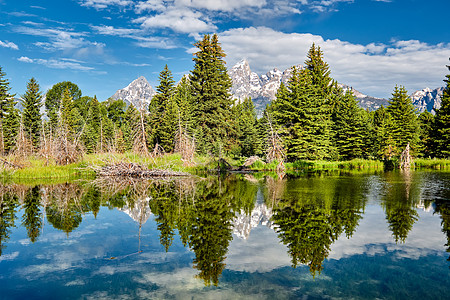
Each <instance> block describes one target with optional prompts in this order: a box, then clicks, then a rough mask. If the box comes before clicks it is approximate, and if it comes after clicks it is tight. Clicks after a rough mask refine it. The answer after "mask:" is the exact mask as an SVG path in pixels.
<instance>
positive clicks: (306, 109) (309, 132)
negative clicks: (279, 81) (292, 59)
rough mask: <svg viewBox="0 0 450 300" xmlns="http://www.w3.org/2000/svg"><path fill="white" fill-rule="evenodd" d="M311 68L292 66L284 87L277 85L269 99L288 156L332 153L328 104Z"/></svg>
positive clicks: (321, 156) (314, 156)
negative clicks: (271, 98) (274, 97)
mask: <svg viewBox="0 0 450 300" xmlns="http://www.w3.org/2000/svg"><path fill="white" fill-rule="evenodd" d="M311 72H312V71H310V70H309V69H302V70H298V69H297V68H295V67H294V68H293V70H292V77H291V79H290V80H289V83H288V86H287V88H285V87H284V86H281V87H280V89H279V90H278V93H277V99H276V100H275V101H274V102H273V103H272V108H271V110H272V114H273V117H274V119H275V121H276V123H277V125H279V126H281V133H282V135H283V140H284V143H285V146H286V148H287V156H288V159H289V160H297V159H308V160H315V159H330V158H331V157H332V156H333V147H332V141H331V138H332V136H331V119H330V113H329V107H328V105H327V100H326V97H325V96H324V95H323V93H322V90H321V89H320V85H318V84H317V85H316V84H314V76H313V74H312V73H311Z"/></svg>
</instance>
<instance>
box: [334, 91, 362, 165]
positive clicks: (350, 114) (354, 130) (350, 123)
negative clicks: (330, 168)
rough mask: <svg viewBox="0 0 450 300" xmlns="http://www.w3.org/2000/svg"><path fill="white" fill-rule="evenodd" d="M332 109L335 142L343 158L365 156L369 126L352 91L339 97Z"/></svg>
mask: <svg viewBox="0 0 450 300" xmlns="http://www.w3.org/2000/svg"><path fill="white" fill-rule="evenodd" d="M339 98H340V99H339V101H337V102H336V105H335V107H334V109H333V110H332V111H333V113H332V120H333V130H334V132H335V144H336V147H337V150H338V153H339V156H340V158H342V159H353V158H361V157H363V156H364V154H365V151H364V145H365V142H367V140H366V139H365V134H366V133H367V126H366V124H367V123H365V122H364V120H363V113H364V112H363V111H362V108H360V107H359V106H358V103H357V102H356V99H355V97H354V96H353V94H352V93H351V92H350V91H347V92H346V93H345V95H344V96H342V97H339Z"/></svg>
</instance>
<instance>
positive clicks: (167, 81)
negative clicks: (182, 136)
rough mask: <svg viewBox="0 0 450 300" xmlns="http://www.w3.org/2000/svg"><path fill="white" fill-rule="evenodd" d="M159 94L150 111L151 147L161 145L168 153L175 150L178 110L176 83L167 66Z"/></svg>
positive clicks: (160, 78) (161, 78)
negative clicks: (174, 98) (176, 104)
mask: <svg viewBox="0 0 450 300" xmlns="http://www.w3.org/2000/svg"><path fill="white" fill-rule="evenodd" d="M156 90H157V91H158V93H157V94H156V95H155V96H154V97H153V98H152V101H151V102H150V105H149V106H148V110H149V113H150V127H151V130H152V135H151V143H150V144H151V145H152V146H154V145H156V144H159V145H160V146H162V147H163V149H164V150H165V151H166V152H171V151H172V150H173V139H174V136H175V123H176V108H175V106H174V105H175V101H174V100H173V96H174V93H175V81H174V80H173V76H172V72H171V71H170V70H169V68H168V67H167V65H166V66H165V67H164V70H162V71H161V73H159V85H158V86H157V87H156Z"/></svg>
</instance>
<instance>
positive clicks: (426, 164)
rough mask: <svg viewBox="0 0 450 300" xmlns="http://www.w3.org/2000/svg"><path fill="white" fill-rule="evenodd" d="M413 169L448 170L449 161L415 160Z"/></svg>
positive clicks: (449, 166)
mask: <svg viewBox="0 0 450 300" xmlns="http://www.w3.org/2000/svg"><path fill="white" fill-rule="evenodd" d="M414 168H416V169H436V170H448V169H450V159H436V158H433V159H430V158H416V159H414Z"/></svg>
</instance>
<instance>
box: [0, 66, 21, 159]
mask: <svg viewBox="0 0 450 300" xmlns="http://www.w3.org/2000/svg"><path fill="white" fill-rule="evenodd" d="M5 75H6V73H4V72H3V71H2V68H1V66H0V155H3V154H5V153H7V152H9V151H10V150H12V148H13V147H14V144H15V139H16V135H17V132H18V130H19V123H20V119H19V112H18V110H17V109H16V108H15V105H16V101H15V100H14V96H15V95H14V94H10V93H9V91H10V90H11V88H10V87H9V81H8V80H7V79H6V78H5Z"/></svg>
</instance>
